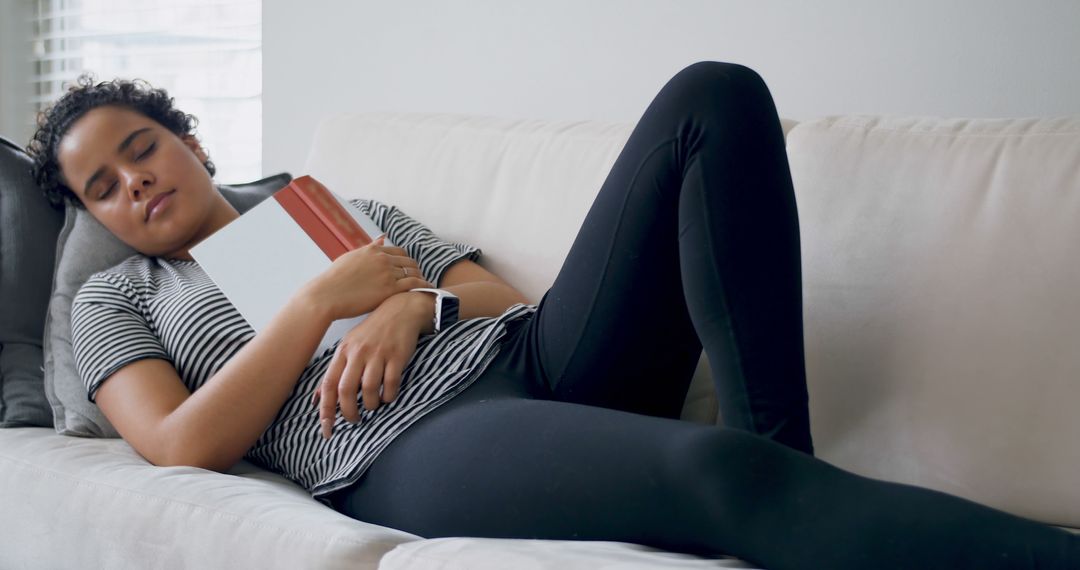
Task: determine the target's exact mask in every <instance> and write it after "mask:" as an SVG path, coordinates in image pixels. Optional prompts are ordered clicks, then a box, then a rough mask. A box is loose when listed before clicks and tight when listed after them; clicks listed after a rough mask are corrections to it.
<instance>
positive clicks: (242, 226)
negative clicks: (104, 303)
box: [190, 176, 395, 358]
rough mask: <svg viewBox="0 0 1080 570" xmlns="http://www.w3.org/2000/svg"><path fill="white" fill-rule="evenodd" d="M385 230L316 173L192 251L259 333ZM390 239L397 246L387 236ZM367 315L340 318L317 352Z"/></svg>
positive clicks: (323, 339) (297, 180) (213, 235)
mask: <svg viewBox="0 0 1080 570" xmlns="http://www.w3.org/2000/svg"><path fill="white" fill-rule="evenodd" d="M381 233H383V232H382V230H381V229H380V228H379V227H378V226H377V225H376V224H375V222H374V221H372V220H371V218H369V217H368V216H367V215H365V214H364V213H363V212H361V211H360V209H359V208H357V207H355V206H353V205H352V204H350V203H349V202H348V201H346V200H344V199H342V198H341V197H340V196H338V195H337V194H335V193H333V192H331V191H330V190H328V189H327V188H326V187H325V186H323V185H322V184H320V183H319V182H318V181H317V180H315V179H314V178H313V177H311V176H301V177H299V178H297V179H295V180H293V181H292V182H290V183H289V184H288V185H286V186H285V187H284V188H282V189H281V190H279V191H277V192H275V193H274V195H273V199H266V200H263V201H262V202H260V203H258V204H257V205H256V206H255V207H253V208H251V209H250V210H248V211H247V212H245V213H244V214H243V215H241V216H240V217H239V218H237V219H235V220H233V221H232V222H230V223H229V224H228V225H226V226H225V227H223V228H221V229H220V230H218V231H217V232H214V234H212V235H211V236H210V237H208V238H206V239H205V240H203V241H202V242H200V243H199V244H197V245H195V246H194V247H192V248H191V251H190V253H191V257H192V258H194V259H195V261H196V262H198V263H199V265H200V266H201V267H202V269H203V271H205V272H206V274H207V275H208V276H209V277H210V279H211V280H212V281H213V282H214V284H216V285H217V286H218V288H219V289H221V292H222V293H224V295H225V297H226V298H228V299H229V301H230V302H231V303H232V304H233V305H234V306H235V307H236V309H237V311H239V312H240V314H241V315H242V316H243V317H244V319H245V320H247V322H248V324H250V325H251V327H252V328H253V329H254V330H255V332H256V334H257V333H258V332H259V331H261V330H263V329H265V328H266V326H267V325H268V324H269V323H270V321H271V320H272V319H273V318H274V316H275V315H276V314H277V313H278V311H280V310H281V308H282V307H284V306H285V303H286V302H288V300H289V298H290V297H291V296H292V295H293V294H294V293H295V292H296V291H298V290H299V289H300V288H301V287H302V286H303V285H304V284H305V283H307V282H308V281H309V280H311V279H313V278H314V277H315V276H317V275H318V274H319V273H321V272H322V271H324V270H326V268H327V267H329V266H330V264H331V262H332V261H333V260H334V259H336V258H337V257H338V256H340V255H341V254H343V253H345V252H346V251H349V250H352V249H355V248H357V247H361V246H363V245H366V244H367V243H370V242H371V239H372V237H377V236H378V235H380V234H381ZM384 243H385V245H388V246H395V244H394V243H392V242H391V241H390V239H389V238H387V239H386V240H385V241H384ZM366 317H367V315H366V314H364V315H357V316H356V317H352V318H348V319H341V320H338V321H334V323H333V324H331V325H330V327H329V329H328V330H327V331H326V334H325V335H324V336H323V338H322V340H321V341H320V343H319V347H318V349H317V350H316V353H315V354H313V355H312V357H313V358H314V357H315V356H317V355H318V354H321V353H322V352H323V351H325V350H326V349H328V348H329V347H331V346H333V344H334V343H335V342H336V341H337V340H338V339H339V338H341V337H342V336H344V335H345V333H346V332H348V331H349V330H350V329H352V328H353V327H355V326H356V325H357V324H359V323H360V322H362V321H363V320H364V318H366Z"/></svg>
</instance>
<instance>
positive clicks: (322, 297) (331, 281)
mask: <svg viewBox="0 0 1080 570" xmlns="http://www.w3.org/2000/svg"><path fill="white" fill-rule="evenodd" d="M385 238H386V234H383V235H381V236H379V237H378V238H375V240H374V241H372V242H371V243H369V244H368V245H365V246H363V247H360V248H357V249H354V250H352V251H349V252H346V253H344V254H342V255H341V256H339V257H338V258H337V259H335V260H334V261H333V263H331V264H330V267H328V268H326V270H324V271H323V272H322V273H320V274H319V275H317V276H315V278H314V279H312V280H311V281H308V282H307V284H305V285H304V287H303V289H302V290H301V291H300V294H301V295H306V296H308V298H309V299H311V300H312V301H313V302H314V303H316V305H317V306H319V307H323V308H325V310H326V313H327V316H329V317H330V319H331V320H334V321H336V320H338V319H344V318H349V317H355V316H357V315H362V314H364V313H369V312H371V311H373V310H375V308H376V307H378V306H379V305H380V304H382V302H383V301H385V300H386V299H388V298H389V297H390V296H392V295H395V294H397V293H401V292H404V291H408V290H409V289H415V288H417V287H434V285H432V284H431V283H429V282H428V281H427V280H425V279H424V278H423V276H422V275H421V274H420V266H419V265H418V264H417V263H416V260H414V259H413V258H411V257H409V255H408V253H407V252H406V251H405V250H404V249H402V248H400V247H391V246H387V245H383V243H384V241H385Z"/></svg>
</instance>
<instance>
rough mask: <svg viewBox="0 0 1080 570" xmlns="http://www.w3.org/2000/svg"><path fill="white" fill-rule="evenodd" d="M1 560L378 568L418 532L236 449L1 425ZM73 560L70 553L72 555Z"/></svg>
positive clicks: (27, 564) (2, 564)
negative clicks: (319, 497)
mask: <svg viewBox="0 0 1080 570" xmlns="http://www.w3.org/2000/svg"><path fill="white" fill-rule="evenodd" d="M0 505H4V516H2V517H0V542H2V543H3V544H7V545H19V547H18V548H0V568H69V567H71V566H72V565H73V564H75V565H77V566H78V567H80V568H342V569H344V568H369V569H370V568H377V567H378V563H379V560H380V558H381V557H382V555H383V554H384V553H386V552H387V551H389V550H391V549H392V548H394V547H395V546H397V545H399V544H401V543H403V542H408V541H411V540H416V539H418V538H419V537H417V536H415V535H413V534H409V533H405V532H401V531H397V530H393V529H389V528H385V527H380V526H376V525H372V524H368V523H364V522H360V521H357V520H354V519H351V518H349V517H347V516H345V515H342V514H340V513H338V512H336V511H334V510H332V509H330V508H328V507H326V506H324V505H322V504H321V503H318V502H317V501H315V500H314V499H312V498H311V497H310V496H309V495H308V493H307V492H306V491H304V489H302V488H300V487H299V486H297V485H295V484H293V483H292V482H290V481H288V480H286V479H284V478H283V477H280V476H279V475H277V474H274V473H271V472H269V471H266V470H263V469H260V468H258V467H256V466H254V465H252V464H250V463H248V462H246V461H241V462H239V463H238V464H237V465H236V466H234V468H233V469H232V470H230V471H229V472H228V473H217V472H214V471H209V470H205V469H198V468H194V467H156V466H153V465H151V464H150V463H148V462H147V461H146V460H145V459H143V458H142V456H140V455H139V454H138V453H137V452H136V451H135V450H134V449H133V448H132V447H131V446H130V445H128V444H127V443H126V442H125V441H123V440H121V439H94V438H80V437H71V436H63V435H59V434H57V433H56V432H55V431H54V430H53V428H51V427H50V428H43V427H21V428H9V429H2V430H0ZM75 561H77V562H75Z"/></svg>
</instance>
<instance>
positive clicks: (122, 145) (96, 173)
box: [83, 127, 150, 196]
mask: <svg viewBox="0 0 1080 570" xmlns="http://www.w3.org/2000/svg"><path fill="white" fill-rule="evenodd" d="M149 130H150V127H143V128H141V129H136V130H134V131H132V132H131V134H130V135H128V136H127V137H125V138H124V140H123V141H122V142H121V143H120V146H118V147H116V154H120V153H122V152H124V149H126V148H127V147H129V146H131V141H134V140H135V137H137V136H139V135H140V134H142V133H144V132H146V131H149ZM104 173H105V167H104V166H102V167H100V168H98V169H97V170H96V171H94V173H93V174H92V175H91V176H90V179H89V180H87V181H86V185H85V186H83V195H84V196H85V195H86V194H87V193H88V192H90V187H91V186H93V185H94V182H95V181H96V180H97V179H98V178H100V177H101V175H102V174H104Z"/></svg>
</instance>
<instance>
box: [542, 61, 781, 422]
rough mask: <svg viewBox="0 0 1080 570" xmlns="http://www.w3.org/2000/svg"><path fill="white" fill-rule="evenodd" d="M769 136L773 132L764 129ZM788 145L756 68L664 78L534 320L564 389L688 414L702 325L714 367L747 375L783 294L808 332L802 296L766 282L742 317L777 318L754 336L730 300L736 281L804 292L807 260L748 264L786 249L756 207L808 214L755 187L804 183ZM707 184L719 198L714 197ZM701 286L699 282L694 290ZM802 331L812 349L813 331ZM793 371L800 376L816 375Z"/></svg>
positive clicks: (766, 347)
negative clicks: (801, 270)
mask: <svg viewBox="0 0 1080 570" xmlns="http://www.w3.org/2000/svg"><path fill="white" fill-rule="evenodd" d="M758 140H762V141H767V144H764V143H763V144H757V143H756V142H753V141H758ZM777 158H783V134H782V129H781V128H780V125H779V119H778V117H777V116H776V113H775V109H774V107H773V106H772V100H771V98H770V96H769V93H768V90H767V88H766V87H765V86H764V83H763V82H762V81H761V79H760V77H759V76H758V75H757V74H756V73H755V72H753V71H752V70H750V69H749V68H747V67H745V66H741V65H738V64H730V63H723V62H699V63H696V64H694V65H691V66H688V67H687V68H685V69H683V70H682V71H680V72H679V73H678V74H676V75H675V76H674V77H672V78H671V79H670V80H669V81H668V82H667V83H666V84H665V85H664V86H663V88H662V89H661V90H660V92H659V93H658V94H657V95H656V97H655V98H654V100H653V101H652V103H651V104H650V105H649V106H648V108H647V109H646V110H645V113H644V114H643V116H642V117H641V119H640V120H639V121H638V123H637V125H636V126H635V127H634V129H633V131H632V132H631V134H630V137H629V138H628V140H627V142H626V144H625V145H624V147H623V149H622V151H621V152H620V154H619V156H618V158H617V159H616V160H615V162H614V164H613V165H612V167H611V170H610V172H609V173H608V175H607V178H606V179H605V180H604V182H603V185H602V186H601V188H600V190H599V192H598V194H597V196H596V198H595V199H594V202H593V204H592V206H591V207H590V209H589V211H588V213H587V215H586V217H585V219H584V221H583V223H582V225H581V228H580V229H579V230H578V234H577V236H576V237H575V239H574V242H573V244H572V246H571V248H570V251H569V252H568V254H567V256H566V260H565V261H564V263H563V265H562V267H561V268H560V270H559V273H558V275H557V277H556V279H555V282H554V283H553V284H552V287H551V289H550V290H549V291H548V292H547V293H546V294H545V295H544V298H543V299H542V300H541V302H540V304H539V307H538V311H537V313H536V315H535V317H534V318H533V323H531V328H530V330H529V331H528V334H529V335H531V337H532V340H531V341H530V344H532V345H535V347H536V350H537V351H538V353H539V355H540V358H541V360H542V364H543V369H544V373H545V375H546V380H547V382H548V383H549V385H550V386H551V388H552V391H553V393H554V396H555V398H557V399H559V400H563V401H570V402H577V403H584V404H590V405H596V406H605V407H612V408H616V409H621V410H627V411H633V412H638V413H642V414H649V415H657V416H662V417H671V418H675V417H678V416H679V413H680V411H681V409H682V405H683V402H684V399H685V396H686V390H687V388H688V386H689V382H690V380H691V377H692V374H693V371H694V368H695V367H696V365H697V363H698V361H699V357H700V355H701V348H702V340H703V339H704V337H702V335H700V334H699V333H700V332H701V331H702V330H706V331H713V333H712V334H711V336H712V337H713V339H714V340H715V342H714V344H716V345H717V348H716V349H714V350H713V352H711V353H710V355H709V356H710V359H711V358H712V357H713V356H714V353H715V356H717V357H718V358H717V361H716V362H711V363H712V364H713V369H714V372H716V371H720V372H724V373H725V374H724V376H730V377H733V378H732V379H731V380H730V382H731V383H736V382H737V380H739V379H738V378H735V377H737V376H739V375H740V374H741V373H739V372H738V371H734V372H730V373H728V368H729V367H730V366H733V363H734V362H735V361H736V360H737V359H738V358H740V357H742V358H748V357H749V355H751V354H753V355H755V356H756V355H759V354H760V355H765V356H768V355H769V354H773V353H775V352H776V348H777V347H776V346H775V345H776V343H774V342H773V338H774V331H775V330H776V328H777V327H776V323H775V322H774V321H773V320H767V319H766V318H765V317H768V316H769V313H771V312H772V311H771V309H769V307H770V303H776V304H779V303H781V301H783V306H784V307H785V310H784V311H783V312H782V314H783V315H784V316H785V317H787V316H791V317H792V318H790V319H787V321H789V322H788V323H785V325H784V329H785V330H791V331H794V332H797V333H799V334H801V321H799V320H797V319H795V318H794V317H798V319H801V307H797V306H793V305H791V306H790V307H789V305H790V304H789V303H787V300H788V298H789V297H792V296H793V295H790V294H789V295H786V296H784V297H783V299H781V298H780V296H779V295H777V296H775V297H773V296H772V294H771V290H770V293H769V294H764V293H762V294H760V297H761V299H762V300H763V302H762V303H761V305H760V307H758V306H757V305H751V306H749V308H747V309H745V310H746V311H747V312H748V318H744V319H742V320H743V321H744V323H756V322H757V321H763V322H762V324H761V325H757V326H756V327H749V325H745V326H744V329H745V330H746V331H749V332H748V333H747V334H746V335H738V334H736V331H733V330H731V329H730V327H731V326H732V325H731V318H730V317H729V315H728V309H727V308H725V307H724V306H723V305H722V303H721V299H722V297H723V296H722V293H724V291H727V292H728V293H729V294H733V293H737V292H739V291H741V290H749V289H752V290H762V289H768V287H769V284H770V283H771V282H774V281H782V282H783V283H784V284H785V286H787V285H789V284H790V285H791V286H790V287H788V292H789V293H790V292H794V293H797V292H798V287H797V283H796V282H795V281H794V279H793V277H795V274H794V273H792V271H794V270H797V265H798V262H797V259H795V260H793V261H791V262H790V263H787V264H785V265H784V266H783V267H784V269H785V271H787V273H781V272H780V271H779V269H777V270H770V271H767V272H765V273H763V274H762V276H761V277H756V278H754V280H751V279H750V278H749V277H744V276H743V274H746V273H748V269H749V268H750V267H751V266H752V265H754V263H753V262H752V261H751V260H748V259H747V258H753V257H755V256H760V257H762V258H764V259H769V260H771V259H773V258H776V257H779V256H778V255H776V254H774V251H773V250H772V249H767V248H764V247H763V246H762V245H761V244H762V243H764V242H765V241H768V240H762V239H759V238H758V237H757V234H756V233H750V232H746V231H741V230H740V231H738V232H737V231H735V229H734V228H735V227H736V226H738V225H739V224H740V223H741V224H744V225H745V224H746V223H747V222H740V220H742V219H743V218H749V219H751V220H753V223H752V224H750V225H751V226H753V227H760V228H762V230H761V231H766V233H770V232H772V230H777V232H776V233H782V234H784V235H787V236H791V235H792V234H793V232H794V226H793V223H794V220H793V219H791V218H789V217H781V216H780V215H779V214H780V213H781V212H780V211H779V210H780V206H778V205H776V204H773V203H772V202H768V205H767V206H766V205H765V204H766V202H767V201H766V200H765V199H764V198H763V196H765V195H768V194H776V195H778V196H784V194H782V193H780V192H755V191H751V190H754V189H755V188H756V187H757V186H760V185H762V184H763V181H765V180H769V181H770V187H772V186H776V187H777V188H779V189H783V188H790V186H786V187H785V186H783V185H781V184H773V183H772V182H771V180H772V178H773V177H780V178H782V176H781V174H783V173H786V169H784V168H786V164H783V163H781V162H778V161H776V160H774V159H777ZM704 166H708V168H705V167H704ZM774 167H775V168H774ZM782 167H783V168H782ZM770 170H781V171H782V172H780V173H777V174H775V175H773V174H770V173H769V172H766V171H770ZM744 179H748V181H747V180H744ZM729 187H730V188H729ZM706 194H708V195H710V196H711V197H712V199H711V200H703V198H702V197H703V196H704V195H706ZM735 195H743V196H748V197H753V198H752V199H750V198H743V199H738V200H737V199H735V198H734V196H735ZM747 200H750V202H752V203H753V204H760V205H756V206H754V207H751V205H752V204H750V203H747ZM706 202H709V206H708V207H707V206H706V204H705V203H706ZM691 214H692V215H691ZM729 222H730V223H729ZM701 226H705V227H701ZM740 227H741V226H740ZM705 230H711V231H705ZM691 238H692V239H691ZM715 241H720V242H723V244H721V245H724V247H725V248H729V250H730V251H738V252H741V253H740V254H739V261H738V263H736V262H734V261H727V259H728V257H730V256H727V257H725V256H720V255H714V251H713V250H712V247H713V246H715V245H716V244H714V243H713V242H715ZM729 243H730V244H733V245H727V244H729ZM783 245H784V246H785V248H786V251H785V252H784V255H783V256H782V257H783V258H784V259H785V260H788V259H790V257H791V254H792V253H797V251H798V248H797V244H796V243H794V242H792V243H787V242H785V243H784V244H783ZM683 253H688V254H690V255H685V256H684V255H682V254H683ZM725 261H726V262H727V265H726V266H724V265H722V264H723V263H724V262H725ZM763 263H764V262H763ZM771 267H772V265H770V268H771ZM778 267H779V266H778ZM721 277H723V279H722V280H721ZM721 281H722V282H721ZM721 286H723V288H721ZM687 291H693V292H696V295H695V296H694V298H689V299H688V298H687V295H686V292H687ZM690 302H696V303H694V304H690ZM688 307H690V308H694V309H696V310H694V311H691V310H690V309H689V308H688ZM777 312H780V311H777ZM758 329H761V330H764V331H765V332H766V334H764V335H758V334H757V330H758ZM750 333H754V334H750ZM740 337H741V339H740V340H742V341H743V343H742V344H743V346H742V347H741V350H742V352H741V353H736V351H726V352H721V351H720V348H719V345H721V344H724V345H725V346H726V344H727V343H729V342H731V339H732V338H740ZM796 341H797V342H796ZM788 344H789V345H790V347H792V350H794V349H798V350H799V351H801V349H802V345H801V337H798V338H796V337H795V336H792V342H790V343H788ZM785 350H786V349H785ZM789 352H791V351H785V352H781V353H779V354H778V356H777V358H782V359H785V360H786V359H789V357H790V360H792V361H793V362H796V361H797V362H798V364H797V366H799V367H801V365H802V361H801V360H800V358H801V352H799V353H798V354H794V353H791V354H789ZM761 360H768V358H761ZM754 361H755V362H757V359H755V360H754ZM794 366H796V365H793V367H794ZM800 369H801V368H800ZM785 374H786V372H785ZM787 375H788V376H791V377H792V378H793V379H794V380H793V381H795V382H796V387H798V382H797V381H799V380H801V378H802V377H801V376H800V375H799V374H797V373H791V374H787ZM764 376H769V374H764ZM740 385H741V383H740ZM725 396H727V395H725ZM771 396H772V395H771V394H766V395H765V396H763V397H762V398H761V399H763V400H767V399H769V397H771ZM728 399H737V398H733V397H729V398H728ZM740 403H741V402H740Z"/></svg>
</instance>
